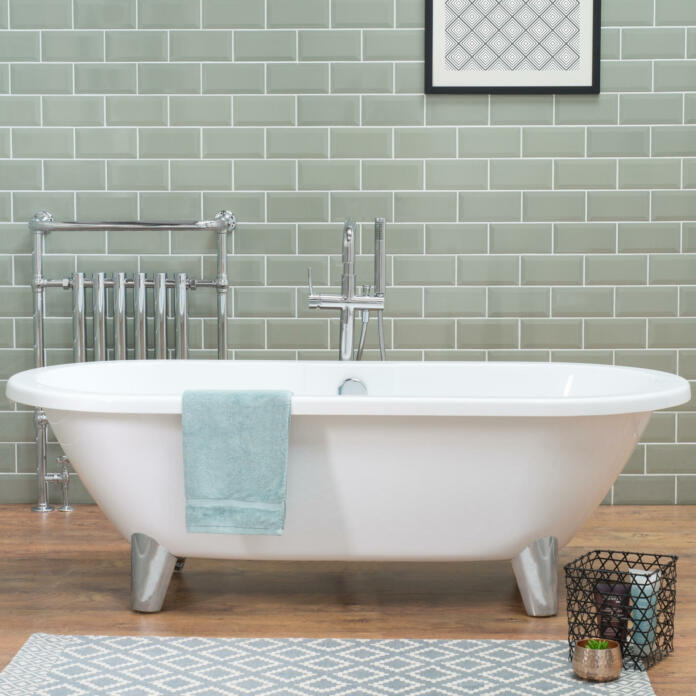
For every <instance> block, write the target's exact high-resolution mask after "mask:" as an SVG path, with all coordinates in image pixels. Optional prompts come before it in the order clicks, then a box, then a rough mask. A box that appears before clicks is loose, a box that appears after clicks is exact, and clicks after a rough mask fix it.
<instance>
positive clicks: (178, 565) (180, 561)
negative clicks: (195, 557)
mask: <svg viewBox="0 0 696 696" xmlns="http://www.w3.org/2000/svg"><path fill="white" fill-rule="evenodd" d="M185 565H186V559H185V558H177V559H176V565H175V566H174V572H175V573H180V572H181V571H182V570H183V569H184V566H185Z"/></svg>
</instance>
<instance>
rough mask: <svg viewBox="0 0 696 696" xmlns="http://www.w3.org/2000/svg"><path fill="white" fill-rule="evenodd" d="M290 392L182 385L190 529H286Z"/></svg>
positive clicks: (234, 531)
mask: <svg viewBox="0 0 696 696" xmlns="http://www.w3.org/2000/svg"><path fill="white" fill-rule="evenodd" d="M291 398H292V394H291V393H290V392H286V391H185V392H184V395H183V403H182V413H181V415H182V423H183V439H184V481H185V487H186V529H187V530H188V531H189V532H194V533H199V534H276V535H277V534H282V532H283V527H284V526H285V489H286V479H287V462H288V438H289V432H290V400H291Z"/></svg>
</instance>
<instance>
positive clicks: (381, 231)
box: [307, 218, 386, 360]
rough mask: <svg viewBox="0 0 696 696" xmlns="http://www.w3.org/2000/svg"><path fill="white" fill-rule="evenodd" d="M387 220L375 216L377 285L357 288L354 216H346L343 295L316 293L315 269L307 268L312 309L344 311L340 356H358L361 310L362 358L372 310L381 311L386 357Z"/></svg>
mask: <svg viewBox="0 0 696 696" xmlns="http://www.w3.org/2000/svg"><path fill="white" fill-rule="evenodd" d="M385 230H386V221H385V219H384V218H377V219H376V220H375V252H374V258H375V278H374V286H365V285H363V286H362V288H361V292H360V294H358V293H357V292H356V289H357V288H356V278H355V235H356V225H355V221H354V220H346V222H345V224H344V225H343V274H342V276H341V294H340V295H321V294H319V295H315V294H314V287H313V285H312V269H311V268H308V269H307V275H308V279H309V299H308V306H309V309H333V310H340V312H341V334H340V341H339V342H340V345H339V356H338V359H339V360H355V359H356V357H355V334H354V331H355V328H354V327H355V313H356V312H361V315H360V316H361V319H362V328H361V331H360V341H359V345H358V351H357V360H360V359H362V355H363V350H364V348H365V337H366V335H367V324H368V321H369V318H370V312H377V328H378V334H379V351H380V357H381V359H382V360H385V358H386V356H385V351H384V324H383V322H384V294H385V290H386V246H385Z"/></svg>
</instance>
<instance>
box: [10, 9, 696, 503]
mask: <svg viewBox="0 0 696 696" xmlns="http://www.w3.org/2000/svg"><path fill="white" fill-rule="evenodd" d="M602 4H603V17H602V24H603V30H602V50H603V63H602V79H603V91H602V94H600V95H597V96H584V95H559V96H553V95H539V96H502V95H494V96H491V97H489V96H487V95H468V96H467V95H437V96H424V94H423V63H422V61H423V38H424V29H423V25H424V15H425V0H360V1H359V2H358V1H357V0H294V1H293V2H289V0H171V1H170V2H165V1H164V0H9V1H7V0H0V30H1V31H0V387H4V384H5V380H6V379H7V378H8V377H9V376H10V375H11V374H12V373H13V372H15V371H17V370H19V369H24V368H26V367H29V366H31V364H32V353H31V346H32V334H31V320H30V316H31V295H30V288H29V282H30V279H31V265H30V251H31V248H30V243H29V235H28V233H27V230H26V226H25V223H26V220H27V219H28V218H29V217H30V216H31V215H32V214H33V212H35V211H36V210H39V209H47V210H50V211H51V212H53V213H54V215H55V216H56V218H59V219H60V218H62V219H72V218H78V219H108V218H122V219H132V218H136V217H141V218H143V219H146V220H154V219H158V218H164V219H168V218H182V219H185V218H188V219H190V218H196V219H198V218H201V217H208V216H211V215H213V214H214V213H215V212H216V211H217V210H219V209H221V208H229V209H231V210H233V211H234V212H236V214H237V215H238V217H239V220H240V225H239V229H238V230H237V232H236V233H235V235H234V237H233V239H232V240H231V252H232V253H231V256H230V277H231V281H232V285H233V288H232V289H231V290H230V304H229V306H230V314H231V322H230V345H229V356H230V357H231V358H235V359H258V358H280V359H317V358H324V359H332V358H334V356H335V352H336V350H335V349H336V345H337V340H338V324H337V321H336V319H335V318H329V316H328V315H326V314H324V313H321V314H318V313H315V312H311V311H309V310H308V309H307V306H306V297H307V291H306V287H305V278H306V268H307V267H308V266H309V267H311V268H312V271H313V277H314V283H315V284H316V286H317V287H321V288H322V289H329V288H330V289H332V290H335V289H336V285H337V284H338V283H339V280H340V263H339V256H338V252H339V241H340V227H341V225H340V223H341V221H342V220H343V218H344V217H347V216H349V215H350V216H355V217H357V218H358V219H359V220H360V221H361V222H362V223H365V224H363V226H362V229H361V235H360V237H359V240H360V241H359V248H358V269H359V274H360V280H361V281H364V282H367V281H368V280H369V279H370V274H371V257H370V254H371V252H372V235H371V228H370V225H369V220H370V218H373V217H375V216H378V215H381V216H384V217H386V218H387V220H388V221H389V222H390V226H389V233H388V242H387V244H388V253H389V258H388V267H387V275H388V283H389V289H388V293H387V306H386V320H385V329H386V344H387V348H388V355H389V357H390V359H393V360H399V359H415V360H520V359H527V360H549V361H550V360H553V361H564V360H565V361H587V362H596V363H609V364H612V363H613V364H618V365H632V366H639V367H647V368H655V369H662V370H668V371H672V372H677V373H679V374H681V375H682V376H683V377H685V378H687V379H690V380H694V382H693V383H694V386H696V1H693V0H603V3H602ZM46 251H47V252H48V254H49V255H48V257H47V260H46V267H47V272H48V273H49V274H51V275H55V276H62V275H67V274H68V273H70V272H71V271H74V270H86V271H97V270H104V271H113V270H128V271H134V270H138V269H140V270H143V271H147V272H153V271H157V270H162V271H167V272H174V271H176V270H182V271H183V270H186V271H188V272H190V273H193V274H195V275H197V276H200V275H201V274H205V275H207V276H210V275H212V274H213V271H214V256H213V254H214V240H213V239H209V238H207V237H206V238H195V239H192V238H191V236H189V235H184V234H168V233H166V232H156V233H152V234H150V235H143V234H130V233H99V234H62V235H57V234H56V235H53V236H49V238H48V239H47V240H46ZM210 299H211V298H210V296H209V295H208V294H206V293H204V292H199V293H192V295H191V314H192V317H191V326H190V338H189V340H190V345H191V348H192V353H193V355H194V356H199V357H211V356H212V355H214V352H215V351H214V349H215V320H214V307H213V304H212V303H211V301H210ZM47 308H48V320H47V336H46V341H47V346H48V353H49V358H50V362H51V363H57V362H61V361H64V360H67V359H69V357H70V351H69V348H70V345H71V337H70V328H71V323H70V302H69V297H68V295H67V294H66V293H63V292H62V291H60V290H55V291H50V294H49V298H48V304H47ZM370 335H371V336H372V334H370ZM368 356H369V357H370V358H371V359H374V358H375V357H376V351H375V344H374V338H373V337H372V338H371V339H370V348H369V350H368ZM32 432H33V431H32V424H31V413H30V412H29V411H28V410H26V409H23V408H17V407H15V406H13V405H12V404H10V403H8V402H7V400H6V399H5V398H4V394H0V502H11V501H14V502H20V501H21V502H29V501H30V500H31V498H32V496H33V492H34V482H33V477H32V476H31V475H30V474H31V471H32V468H33V444H32V442H31V441H32ZM58 454H59V452H58V447H57V445H55V444H52V446H51V466H54V464H53V461H54V459H55V456H56V455H58ZM76 483H78V482H76ZM75 491H76V499H77V500H78V501H82V500H88V496H87V494H86V493H85V491H84V489H83V488H82V487H80V486H79V485H78V486H77V487H76V488H75ZM607 502H610V503H614V504H627V503H659V504H674V503H689V504H696V398H695V399H694V400H692V402H691V403H690V404H686V405H684V406H682V407H680V408H678V409H674V410H672V411H668V412H664V413H660V414H657V415H656V416H655V417H654V418H653V420H652V421H651V423H650V426H649V427H648V429H647V431H646V433H645V436H644V438H643V443H642V444H641V445H640V446H639V447H638V448H637V449H636V451H635V453H634V454H633V456H632V457H631V460H630V462H629V463H628V465H627V466H626V469H625V471H624V473H623V474H622V476H621V478H620V479H619V481H618V482H617V484H616V485H615V486H614V489H613V490H612V492H611V494H610V495H609V496H608V498H607Z"/></svg>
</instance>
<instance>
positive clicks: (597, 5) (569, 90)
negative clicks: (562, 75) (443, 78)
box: [425, 0, 696, 94]
mask: <svg viewBox="0 0 696 696" xmlns="http://www.w3.org/2000/svg"><path fill="white" fill-rule="evenodd" d="M694 1H695V2H696V0H694ZM434 2H435V0H425V93H426V94H599V92H600V62H601V54H602V43H601V25H602V22H601V20H602V0H593V15H592V84H591V85H586V86H585V85H583V86H568V85H558V86H557V87H553V86H536V87H523V86H509V87H500V86H495V87H494V86H491V87H485V86H483V87H482V86H472V87H462V86H451V87H450V86H442V85H433V9H434Z"/></svg>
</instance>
